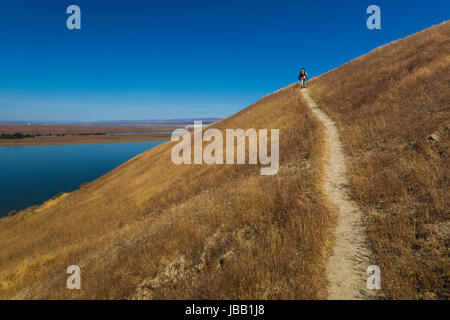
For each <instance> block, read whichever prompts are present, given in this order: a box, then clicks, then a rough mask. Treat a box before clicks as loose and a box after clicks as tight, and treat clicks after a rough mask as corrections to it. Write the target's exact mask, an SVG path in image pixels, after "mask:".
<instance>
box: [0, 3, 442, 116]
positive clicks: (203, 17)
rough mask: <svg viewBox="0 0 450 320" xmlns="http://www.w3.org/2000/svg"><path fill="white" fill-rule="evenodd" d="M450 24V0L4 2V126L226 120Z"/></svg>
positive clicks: (0, 60) (0, 109) (0, 66)
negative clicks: (373, 13)
mask: <svg viewBox="0 0 450 320" xmlns="http://www.w3.org/2000/svg"><path fill="white" fill-rule="evenodd" d="M71 4H76V5H78V6H80V8H81V12H82V17H81V19H82V29H81V30H75V31H71V30H68V29H67V28H66V19H67V17H68V14H66V8H67V7H68V6H69V5H71ZM371 4H376V5H378V6H380V8H381V18H382V29H381V30H368V29H367V28H366V20H367V17H368V15H367V14H366V8H367V7H368V6H369V5H371ZM449 15H450V1H448V0H428V1H422V0H421V1H413V0H409V1H407V0H395V1H392V0H370V1H365V0H347V1H325V0H315V1H301V0H296V1H282V0H279V1H263V0H257V1H250V0H240V1H234V0H226V1H222V0H207V1H196V0H192V1H171V0H163V1H148V0H147V1H145V0H133V1H131V0H120V1H114V0H108V1H103V0H102V1H100V0H70V1H66V0H53V1H51V0H40V1H29V0H27V1H24V0H2V1H1V2H0V121H2V120H3V121H17V120H24V121H37V120H43V121H71V120H77V121H99V120H135V119H169V118H200V117H226V116H229V115H231V114H233V113H235V112H237V111H239V110H241V109H242V108H244V107H246V106H248V105H250V104H251V103H253V102H254V101H256V100H258V99H259V98H260V97H262V96H264V95H266V94H268V93H270V92H272V91H275V90H277V89H279V88H281V87H284V86H286V85H288V84H290V83H292V82H294V81H296V78H297V75H298V71H299V68H300V67H302V66H305V67H306V68H307V71H308V73H309V75H310V76H314V75H319V74H321V73H324V72H326V71H328V70H330V69H332V68H335V67H338V66H339V65H341V64H343V63H345V62H348V61H350V60H351V59H353V58H355V57H358V56H360V55H362V54H365V53H367V52H369V51H370V50H372V49H374V48H375V47H377V46H379V45H382V44H384V43H386V42H390V41H392V40H396V39H399V38H402V37H405V36H407V35H409V34H412V33H414V32H417V31H420V30H423V29H425V28H427V27H430V26H432V25H434V24H438V23H440V22H442V21H444V20H448V19H449Z"/></svg>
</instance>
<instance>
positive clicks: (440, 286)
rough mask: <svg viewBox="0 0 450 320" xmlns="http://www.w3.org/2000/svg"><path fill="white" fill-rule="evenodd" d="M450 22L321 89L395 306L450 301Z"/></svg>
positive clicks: (314, 87)
mask: <svg viewBox="0 0 450 320" xmlns="http://www.w3.org/2000/svg"><path fill="white" fill-rule="evenodd" d="M449 84H450V22H448V21H447V22H445V23H443V24H440V25H438V26H434V27H432V28H430V29H427V30H425V31H423V32H420V33H417V34H415V35H412V36H410V37H407V38H405V39H402V40H399V41H396V42H394V43H391V44H388V45H385V46H383V47H380V48H378V49H376V50H374V51H373V52H371V53H369V54H367V55H365V56H362V57H360V58H358V59H355V60H354V61H351V62H350V63H347V64H345V65H343V66H341V67H339V68H338V69H335V70H333V71H330V72H328V73H327V74H324V75H322V76H320V77H318V78H316V79H314V80H313V81H312V82H311V85H310V92H311V95H312V97H313V98H314V100H315V101H316V102H317V103H318V104H319V105H320V106H321V107H322V108H323V109H324V110H325V111H326V112H327V113H328V115H329V116H331V117H332V118H333V119H334V120H335V121H336V123H337V125H338V128H339V131H340V135H341V137H342V140H343V143H344V145H345V148H346V151H347V153H348V154H349V157H350V168H349V175H350V184H351V189H352V192H353V196H354V197H355V199H356V201H357V202H358V203H359V205H360V206H361V207H362V208H363V209H364V211H365V223H366V226H367V229H368V232H369V237H370V240H371V243H372V245H373V249H374V250H375V253H376V254H377V257H378V263H379V266H380V268H381V276H382V280H381V281H382V290H381V294H382V295H383V297H385V298H394V299H405V298H406V299H416V298H423V299H428V298H431V299H433V298H447V299H448V298H449V297H450V295H449V294H450V292H449V288H448V281H449V277H450V259H449V240H450V220H449V214H450V212H449V208H450V201H449V199H450V198H449V196H448V195H449V194H450V188H449V186H450V177H449V174H450V161H449V153H450V134H449V126H450V85H449Z"/></svg>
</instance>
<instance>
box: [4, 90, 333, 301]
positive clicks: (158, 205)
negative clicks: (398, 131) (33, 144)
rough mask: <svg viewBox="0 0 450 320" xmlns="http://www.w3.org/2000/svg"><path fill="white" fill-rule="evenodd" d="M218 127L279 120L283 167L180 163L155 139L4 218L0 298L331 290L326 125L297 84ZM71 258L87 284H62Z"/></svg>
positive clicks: (312, 294)
mask: <svg viewBox="0 0 450 320" xmlns="http://www.w3.org/2000/svg"><path fill="white" fill-rule="evenodd" d="M214 126H215V127H217V128H219V129H221V130H222V131H223V130H224V129H225V128H229V129H233V128H243V129H246V128H255V129H259V128H267V129H270V128H277V129H280V170H279V172H278V174H277V175H274V176H261V175H260V170H259V167H258V166H250V165H214V166H208V165H180V166H176V165H174V164H173V163H172V161H171V159H170V153H171V149H172V146H173V143H166V144H163V145H161V146H158V147H156V148H154V149H152V150H150V151H148V152H145V153H143V154H141V155H139V156H137V157H135V158H134V159H132V160H130V161H128V162H127V163H125V164H123V165H122V166H120V167H119V168H117V169H115V170H113V171H112V172H110V173H108V174H107V175H105V176H103V177H101V178H100V179H98V180H96V181H94V182H92V183H90V184H88V185H86V186H83V187H82V188H81V189H79V190H77V191H76V192H73V193H70V194H65V195H62V196H60V197H58V198H55V199H53V200H50V201H48V202H46V203H45V204H43V205H42V206H39V207H34V208H29V209H27V210H25V211H23V212H20V213H18V214H17V215H15V216H12V217H7V218H4V219H1V220H0V243H2V245H1V246H0V264H1V268H0V298H137V299H140V298H150V299H160V298H217V299H222V298H227V299H228V298H234V299H236V298H238V299H240V298H270V299H278V298H280V299H306V298H307V299H317V298H325V296H326V287H327V282H326V276H325V275H324V270H325V264H326V258H327V251H328V249H329V247H330V243H331V241H330V239H331V236H330V235H331V234H332V229H333V226H334V221H335V218H334V216H333V214H332V210H330V209H329V207H328V205H327V203H326V200H325V197H324V195H323V193H322V191H321V186H320V185H321V179H322V178H321V177H322V175H323V170H322V166H323V159H324V156H325V154H324V150H325V148H324V136H323V135H324V132H323V128H322V127H321V126H320V125H319V123H318V122H317V120H316V119H315V118H314V117H313V116H312V114H311V112H310V111H309V109H308V108H307V107H306V105H305V102H304V101H303V100H302V98H301V95H300V93H299V91H298V88H296V87H288V88H286V89H283V90H281V91H279V92H277V93H275V94H272V95H270V96H268V97H265V98H264V99H262V100H261V101H259V102H257V103H255V104H254V105H252V106H250V107H249V108H247V109H245V110H243V111H241V112H240V113H238V114H236V115H234V116H232V117H231V118H228V119H225V120H223V121H221V122H219V123H218V124H216V125H214ZM36 187H39V186H36ZM69 265H79V266H80V267H81V276H82V282H81V283H82V284H81V285H82V290H68V289H66V279H67V277H68V276H69V275H68V274H66V268H67V267H68V266H69Z"/></svg>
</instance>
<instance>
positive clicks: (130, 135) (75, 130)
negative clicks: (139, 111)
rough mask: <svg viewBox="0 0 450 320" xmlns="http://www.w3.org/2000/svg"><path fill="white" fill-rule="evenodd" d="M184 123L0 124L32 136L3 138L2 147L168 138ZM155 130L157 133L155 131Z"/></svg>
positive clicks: (1, 128) (0, 128) (1, 129)
mask: <svg viewBox="0 0 450 320" xmlns="http://www.w3.org/2000/svg"><path fill="white" fill-rule="evenodd" d="M180 127H183V126H181V125H172V126H169V125H165V126H161V125H30V126H29V125H11V124H7V125H5V124H3V125H0V132H1V133H4V134H8V135H11V134H12V135H14V133H21V134H24V135H25V134H29V135H30V134H31V135H35V136H33V137H24V138H14V139H0V147H12V146H46V145H77V144H108V143H127V142H146V141H167V140H170V135H171V133H172V131H173V130H175V129H176V128H180ZM153 132H154V133H153Z"/></svg>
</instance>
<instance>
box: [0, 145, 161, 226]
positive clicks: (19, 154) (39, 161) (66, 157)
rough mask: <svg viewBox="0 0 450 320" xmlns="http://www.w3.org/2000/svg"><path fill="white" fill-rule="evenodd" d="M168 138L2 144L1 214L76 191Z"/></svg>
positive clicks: (0, 166)
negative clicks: (79, 143) (128, 141)
mask: <svg viewBox="0 0 450 320" xmlns="http://www.w3.org/2000/svg"><path fill="white" fill-rule="evenodd" d="M164 142H165V141H149V142H133V143H112V144H85V145H67V146H20V147H0V217H2V216H5V215H7V214H8V213H9V212H10V211H11V210H17V211H19V210H22V209H25V208H27V207H29V206H31V205H36V204H40V203H42V202H44V201H46V200H48V199H50V198H51V197H53V196H54V195H56V194H58V193H60V192H70V191H74V190H76V189H77V188H78V187H79V186H80V185H81V184H83V183H85V182H90V181H92V180H95V179H97V178H98V177H100V176H102V175H104V174H105V173H107V172H109V171H111V170H112V169H114V168H116V167H117V166H119V165H121V164H122V163H124V162H126V161H127V160H129V159H131V158H133V157H134V156H136V155H138V154H140V153H142V152H144V151H146V150H148V149H151V148H153V147H155V146H157V145H159V144H161V143H164Z"/></svg>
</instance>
